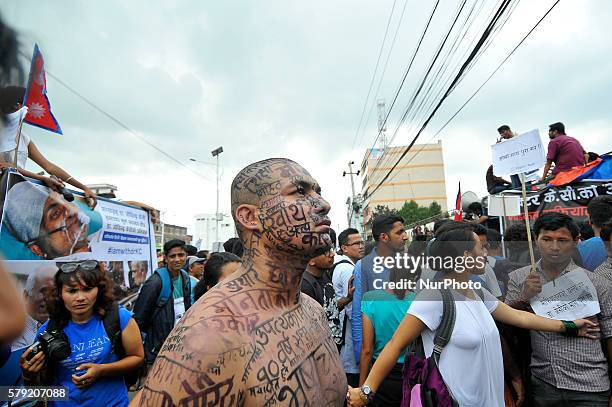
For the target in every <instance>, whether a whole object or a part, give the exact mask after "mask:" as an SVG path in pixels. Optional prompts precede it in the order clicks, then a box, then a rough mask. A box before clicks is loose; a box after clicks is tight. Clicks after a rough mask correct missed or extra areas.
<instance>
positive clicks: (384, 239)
mask: <svg viewBox="0 0 612 407" xmlns="http://www.w3.org/2000/svg"><path fill="white" fill-rule="evenodd" d="M378 240H380V241H381V242H385V243H387V242H388V241H389V235H388V234H386V233H381V234H380V238H379V239H378Z"/></svg>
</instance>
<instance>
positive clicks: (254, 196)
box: [231, 158, 306, 225]
mask: <svg viewBox="0 0 612 407" xmlns="http://www.w3.org/2000/svg"><path fill="white" fill-rule="evenodd" d="M288 166H296V167H299V168H301V170H302V171H306V170H304V169H303V168H302V167H301V166H300V165H299V164H298V163H296V162H295V161H292V160H289V159H288V158H268V159H266V160H262V161H257V162H255V163H253V164H249V165H247V166H246V167H244V168H243V169H242V170H241V171H240V172H239V173H238V175H236V178H234V181H232V188H231V191H232V216H233V217H234V221H235V222H236V208H238V206H240V205H242V204H251V205H259V203H260V202H261V198H262V194H263V192H265V191H263V190H264V189H265V188H269V187H270V186H271V185H272V184H277V183H279V182H280V180H279V179H278V176H276V177H275V176H274V173H275V172H274V169H275V168H277V167H278V168H281V167H288ZM236 224H237V225H238V222H236Z"/></svg>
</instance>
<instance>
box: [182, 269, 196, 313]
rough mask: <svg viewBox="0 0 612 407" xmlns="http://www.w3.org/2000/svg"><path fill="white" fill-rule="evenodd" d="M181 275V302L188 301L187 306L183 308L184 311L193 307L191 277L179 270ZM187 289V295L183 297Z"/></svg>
mask: <svg viewBox="0 0 612 407" xmlns="http://www.w3.org/2000/svg"><path fill="white" fill-rule="evenodd" d="M181 275H182V276H183V286H182V287H181V291H183V300H184V301H188V304H189V305H188V306H186V307H185V311H187V309H188V308H190V307H191V306H192V305H193V301H192V300H191V299H192V291H193V290H192V289H191V277H190V276H189V273H188V272H186V271H185V270H183V269H181ZM185 289H187V295H184V291H185Z"/></svg>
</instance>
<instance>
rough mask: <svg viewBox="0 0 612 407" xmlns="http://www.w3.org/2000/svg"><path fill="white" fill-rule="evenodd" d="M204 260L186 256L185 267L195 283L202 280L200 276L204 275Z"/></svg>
mask: <svg viewBox="0 0 612 407" xmlns="http://www.w3.org/2000/svg"><path fill="white" fill-rule="evenodd" d="M205 262H206V259H203V258H201V257H198V256H187V267H188V270H187V271H188V272H189V275H190V276H191V277H192V278H194V279H196V280H197V281H196V283H197V282H198V281H200V280H201V279H202V275H203V274H204V263H205Z"/></svg>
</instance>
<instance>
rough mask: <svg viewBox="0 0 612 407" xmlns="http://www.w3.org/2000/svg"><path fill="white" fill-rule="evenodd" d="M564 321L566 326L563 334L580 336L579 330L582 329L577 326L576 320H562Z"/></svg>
mask: <svg viewBox="0 0 612 407" xmlns="http://www.w3.org/2000/svg"><path fill="white" fill-rule="evenodd" d="M561 322H562V323H563V327H564V328H565V332H563V334H564V335H565V336H578V332H579V331H580V329H579V328H578V327H577V326H576V324H575V323H574V321H561Z"/></svg>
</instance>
